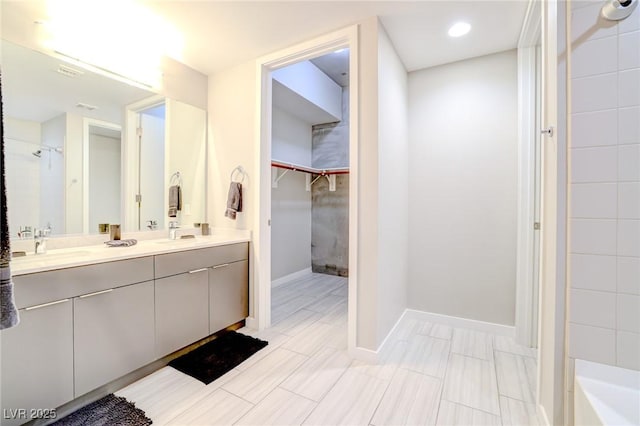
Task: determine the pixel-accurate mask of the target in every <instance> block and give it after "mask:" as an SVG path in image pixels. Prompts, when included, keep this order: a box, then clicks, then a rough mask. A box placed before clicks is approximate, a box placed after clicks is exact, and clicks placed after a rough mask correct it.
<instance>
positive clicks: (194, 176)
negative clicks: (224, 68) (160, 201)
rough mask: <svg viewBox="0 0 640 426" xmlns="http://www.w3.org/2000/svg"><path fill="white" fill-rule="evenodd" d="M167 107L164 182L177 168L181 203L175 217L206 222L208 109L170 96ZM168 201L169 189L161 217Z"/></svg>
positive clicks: (186, 221) (187, 222) (184, 222)
mask: <svg viewBox="0 0 640 426" xmlns="http://www.w3.org/2000/svg"><path fill="white" fill-rule="evenodd" d="M166 108H167V109H166V121H165V126H166V134H165V137H166V142H165V158H168V168H167V170H165V173H166V179H167V180H166V182H169V178H170V177H171V175H172V174H173V173H175V172H178V171H179V172H180V174H181V177H182V200H183V205H182V211H181V212H180V213H178V218H179V221H180V224H181V226H193V224H194V223H201V222H205V207H206V206H205V197H206V190H205V188H206V182H205V179H206V170H205V160H206V155H207V154H206V153H207V144H206V122H207V112H206V111H205V110H204V109H201V108H198V107H195V106H192V105H188V104H185V103H183V102H179V101H176V100H173V99H167V103H166ZM167 187H168V185H167ZM164 190H165V191H167V188H165V189H164ZM167 205H168V193H167V195H165V202H164V209H163V210H162V211H163V213H164V214H163V216H164V217H166V210H167Z"/></svg>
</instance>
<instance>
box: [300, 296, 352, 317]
mask: <svg viewBox="0 0 640 426" xmlns="http://www.w3.org/2000/svg"><path fill="white" fill-rule="evenodd" d="M343 301H344V298H343V297H340V296H334V295H332V294H329V295H328V296H324V297H323V298H321V299H318V300H317V301H315V302H313V303H312V304H310V305H308V306H307V307H306V308H305V309H308V310H310V311H314V312H318V313H321V314H322V313H325V312H327V311H329V310H330V309H331V308H333V307H334V306H336V305H338V304H340V303H342V302H343Z"/></svg>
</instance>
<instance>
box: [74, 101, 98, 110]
mask: <svg viewBox="0 0 640 426" xmlns="http://www.w3.org/2000/svg"><path fill="white" fill-rule="evenodd" d="M76 108H84V109H88V110H89V111H93V110H94V109H98V107H97V106H95V105H89V104H85V103H84V102H78V103H77V104H76Z"/></svg>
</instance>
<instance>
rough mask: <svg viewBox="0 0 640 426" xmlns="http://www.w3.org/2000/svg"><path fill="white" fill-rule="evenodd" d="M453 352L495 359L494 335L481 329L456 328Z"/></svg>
mask: <svg viewBox="0 0 640 426" xmlns="http://www.w3.org/2000/svg"><path fill="white" fill-rule="evenodd" d="M451 352H453V353H457V354H460V355H466V356H471V357H474V358H480V359H484V360H487V361H493V336H492V335H491V334H487V333H483V332H480V331H474V330H467V329H463V328H456V329H454V330H453V340H452V341H451Z"/></svg>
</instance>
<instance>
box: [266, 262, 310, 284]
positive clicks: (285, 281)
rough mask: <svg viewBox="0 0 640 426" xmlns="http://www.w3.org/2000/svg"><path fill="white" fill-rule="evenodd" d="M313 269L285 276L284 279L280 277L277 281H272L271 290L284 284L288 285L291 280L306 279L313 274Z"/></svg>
mask: <svg viewBox="0 0 640 426" xmlns="http://www.w3.org/2000/svg"><path fill="white" fill-rule="evenodd" d="M311 273H312V272H311V267H309V268H305V269H302V270H301V271H297V272H294V273H292V274H289V275H285V276H284V277H280V278H278V279H276V280H272V281H271V288H274V287H278V286H279V285H282V284H284V283H287V282H289V281H291V280H295V279H296V278H300V277H304V276H305V275H308V274H311Z"/></svg>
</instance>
